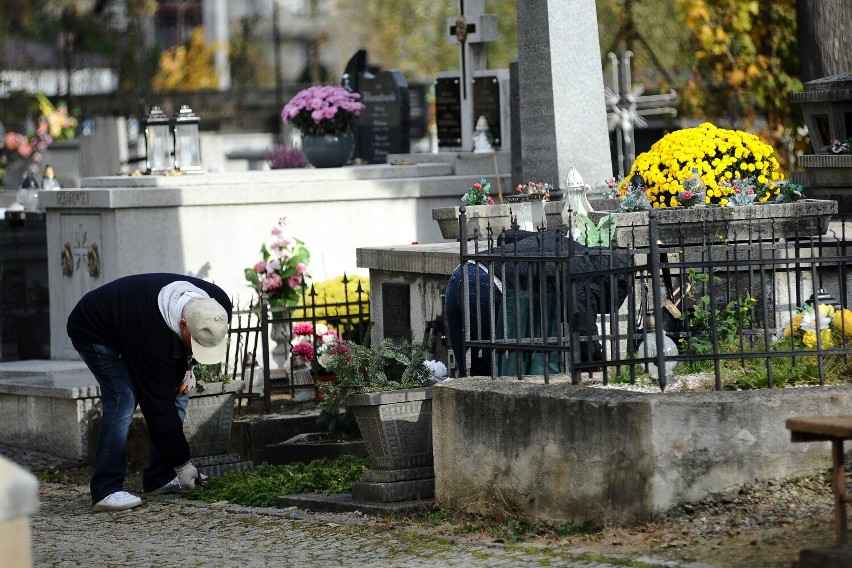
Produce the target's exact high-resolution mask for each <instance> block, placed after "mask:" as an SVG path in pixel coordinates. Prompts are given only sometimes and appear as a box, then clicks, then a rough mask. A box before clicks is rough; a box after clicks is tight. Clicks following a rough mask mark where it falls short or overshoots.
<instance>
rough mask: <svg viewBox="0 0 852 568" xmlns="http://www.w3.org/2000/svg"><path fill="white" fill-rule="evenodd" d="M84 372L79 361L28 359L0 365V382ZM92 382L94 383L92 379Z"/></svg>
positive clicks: (83, 365) (84, 369) (83, 366)
mask: <svg viewBox="0 0 852 568" xmlns="http://www.w3.org/2000/svg"><path fill="white" fill-rule="evenodd" d="M84 371H86V372H87V371H88V367H86V364H85V363H83V362H82V361H80V360H51V359H29V360H25V361H4V362H2V363H0V381H4V380H6V379H16V378H19V377H31V376H38V375H45V374H53V375H57V374H72V375H76V374H80V373H81V372H84ZM92 380H93V381H94V378H93V379H92ZM96 384H97V383H96Z"/></svg>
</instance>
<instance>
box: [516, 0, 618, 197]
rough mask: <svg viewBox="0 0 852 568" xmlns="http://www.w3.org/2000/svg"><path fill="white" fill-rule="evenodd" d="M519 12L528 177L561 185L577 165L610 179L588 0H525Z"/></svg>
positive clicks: (589, 178) (594, 24)
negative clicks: (570, 170) (571, 169)
mask: <svg viewBox="0 0 852 568" xmlns="http://www.w3.org/2000/svg"><path fill="white" fill-rule="evenodd" d="M517 12H518V76H519V83H520V84H519V87H520V105H519V106H520V116H521V121H520V124H521V152H522V153H521V160H522V163H523V175H524V178H525V179H526V180H531V181H537V182H547V183H552V184H554V185H555V186H557V187H561V186H562V185H563V184H564V181H565V177H566V176H567V174H568V169H569V168H570V167H571V166H576V168H577V170H578V171H579V172H580V174H581V175H582V177H583V180H584V181H585V182H586V183H588V184H590V185H592V186H594V185H596V184H598V183H602V182H603V180H604V179H606V178H608V177H611V176H612V161H611V157H610V150H609V132H608V129H607V117H606V105H605V103H604V82H603V68H602V66H601V57H600V43H599V41H598V20H597V14H596V12H595V2H594V0H523V1H518V2H517Z"/></svg>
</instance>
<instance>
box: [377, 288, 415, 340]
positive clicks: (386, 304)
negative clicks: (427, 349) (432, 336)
mask: <svg viewBox="0 0 852 568" xmlns="http://www.w3.org/2000/svg"><path fill="white" fill-rule="evenodd" d="M382 322H383V324H382V325H383V327H384V336H385V337H387V338H390V339H403V338H406V339H410V338H411V293H410V291H409V285H408V284H391V283H387V282H385V283H383V284H382Z"/></svg>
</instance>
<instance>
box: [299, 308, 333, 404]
mask: <svg viewBox="0 0 852 568" xmlns="http://www.w3.org/2000/svg"><path fill="white" fill-rule="evenodd" d="M339 342H340V334H339V333H338V332H337V331H336V330H333V329H331V328H329V327H328V326H327V325H325V324H324V323H320V322H317V324H316V325H314V324H312V323H310V322H306V321H304V322H300V323H297V324H296V325H294V326H293V339H292V340H290V343H291V344H292V346H293V347H292V348H291V350H290V351H291V352H292V354H293V355H294V356H295V357H299V359H300V360H301V361H303V362H305V363H307V364H311V363H316V365H315V366H314V373H313V381H314V391H315V393H314V400H316V402H322V391H321V390H320V389H319V388H318V387H317V385H319V384H321V383H336V382H337V375H335V374H334V373H332V372H331V371H330V370H329V369H328V366H329V364H330V360H331V354H332V350H333V349H334V348H335V346H336V345H337V344H338V343H339Z"/></svg>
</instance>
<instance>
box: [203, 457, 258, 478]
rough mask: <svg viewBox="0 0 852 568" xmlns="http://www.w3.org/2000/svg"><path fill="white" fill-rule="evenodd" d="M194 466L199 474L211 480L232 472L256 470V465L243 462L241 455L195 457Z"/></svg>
mask: <svg viewBox="0 0 852 568" xmlns="http://www.w3.org/2000/svg"><path fill="white" fill-rule="evenodd" d="M192 464H193V465H194V466H195V467H196V468H197V469H198V471H199V473H203V474H204V475H207V476H209V477H211V478H212V477H222V476H223V475H225V474H226V473H228V472H231V471H251V470H253V469H254V464H252V463H251V462H250V461H243V460H241V459H240V455H239V454H223V455H220V456H204V457H199V458H197V457H193V458H192Z"/></svg>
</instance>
